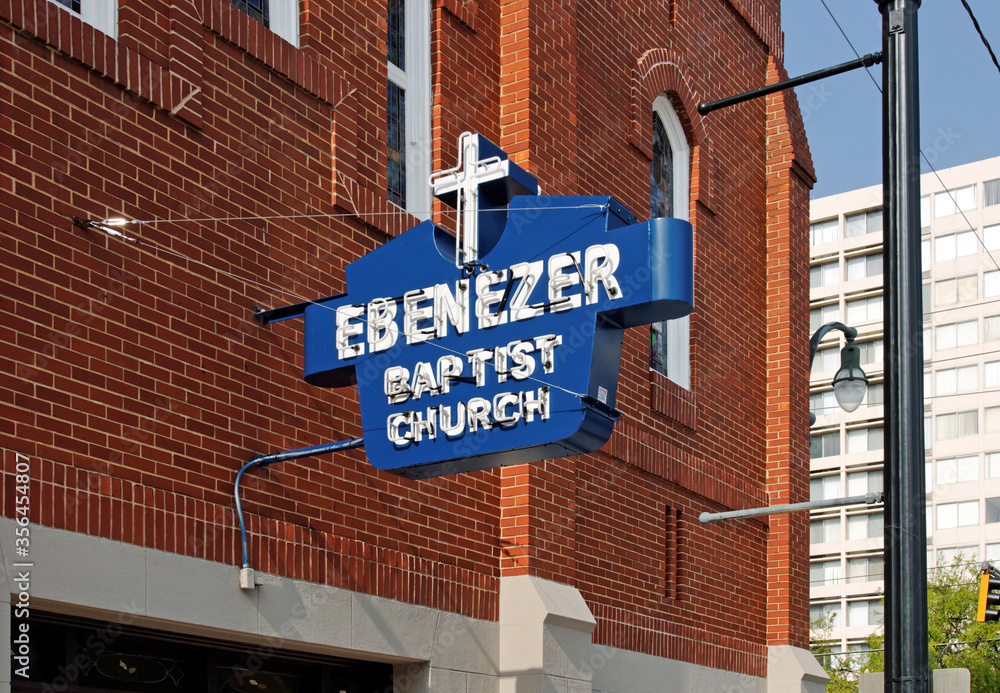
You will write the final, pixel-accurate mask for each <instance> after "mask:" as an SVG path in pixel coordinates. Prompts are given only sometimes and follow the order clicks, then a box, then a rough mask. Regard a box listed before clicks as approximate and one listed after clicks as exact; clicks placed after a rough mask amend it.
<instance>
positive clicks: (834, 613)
mask: <svg viewBox="0 0 1000 693" xmlns="http://www.w3.org/2000/svg"><path fill="white" fill-rule="evenodd" d="M818 621H823V626H824V627H827V628H839V627H840V602H828V603H826V604H810V605H809V622H810V623H816V622H818Z"/></svg>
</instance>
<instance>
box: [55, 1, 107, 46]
mask: <svg viewBox="0 0 1000 693" xmlns="http://www.w3.org/2000/svg"><path fill="white" fill-rule="evenodd" d="M49 1H50V2H53V3H55V4H56V5H59V7H61V8H62V9H64V10H66V11H67V12H69V13H70V14H72V15H76V16H77V17H79V18H80V19H82V20H83V21H84V23H86V24H89V25H90V26H92V27H94V28H95V29H97V30H98V31H100V32H101V33H103V34H107V35H108V36H110V37H111V38H113V39H116V40H117V39H118V0H80V12H79V13H76V12H74V11H73V10H71V9H69V8H68V7H66V6H65V5H63V4H62V3H59V2H55V0H49Z"/></svg>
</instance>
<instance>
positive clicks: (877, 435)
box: [847, 426, 883, 455]
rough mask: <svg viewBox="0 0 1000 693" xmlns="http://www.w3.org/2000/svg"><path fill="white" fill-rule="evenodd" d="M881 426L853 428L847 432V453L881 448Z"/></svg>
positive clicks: (854, 453)
mask: <svg viewBox="0 0 1000 693" xmlns="http://www.w3.org/2000/svg"><path fill="white" fill-rule="evenodd" d="M882 447H883V443H882V427H881V426H872V427H870V428H855V429H853V430H850V431H848V432H847V454H848V455H856V454H860V453H862V452H869V451H871V450H881V449H882Z"/></svg>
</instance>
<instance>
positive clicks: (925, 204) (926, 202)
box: [920, 195, 931, 233]
mask: <svg viewBox="0 0 1000 693" xmlns="http://www.w3.org/2000/svg"><path fill="white" fill-rule="evenodd" d="M930 228H931V196H930V195H924V196H923V197H921V198H920V231H921V233H927V232H929V231H930Z"/></svg>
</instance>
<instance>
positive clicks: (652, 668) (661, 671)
mask: <svg viewBox="0 0 1000 693" xmlns="http://www.w3.org/2000/svg"><path fill="white" fill-rule="evenodd" d="M586 665H587V667H588V668H589V669H590V671H591V672H592V678H591V690H592V691H593V693H635V692H637V691H683V692H684V693H727V692H728V691H733V692H734V693H735V692H737V691H738V692H739V693H773V692H770V691H768V688H767V680H766V679H763V678H758V677H756V676H750V675H749V674H738V673H736V672H732V671H726V670H724V669H713V668H711V667H706V666H702V665H700V664H691V663H689V662H681V661H678V660H675V659H664V658H663V657H656V656H654V655H648V654H643V653H641V652H632V651H631V650H620V649H618V648H616V647H608V646H606V645H595V646H594V647H593V650H592V654H591V655H590V657H589V658H588V660H587V662H586ZM793 690H794V692H795V693H801V692H800V691H799V689H791V688H789V689H787V693H791V692H792V691H793ZM803 690H805V689H803ZM810 693H811V691H810Z"/></svg>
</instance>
